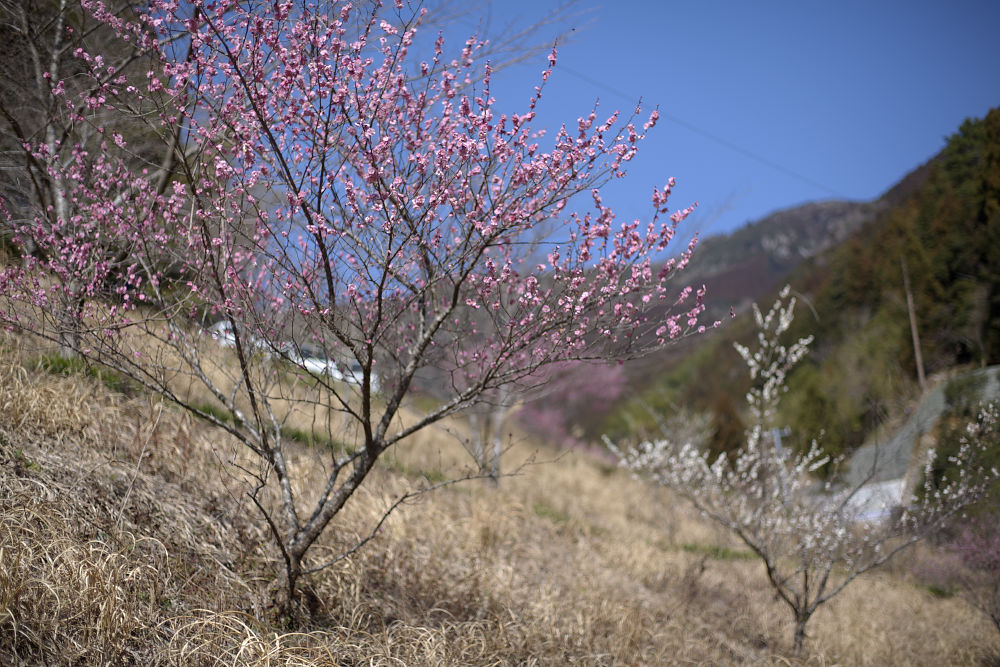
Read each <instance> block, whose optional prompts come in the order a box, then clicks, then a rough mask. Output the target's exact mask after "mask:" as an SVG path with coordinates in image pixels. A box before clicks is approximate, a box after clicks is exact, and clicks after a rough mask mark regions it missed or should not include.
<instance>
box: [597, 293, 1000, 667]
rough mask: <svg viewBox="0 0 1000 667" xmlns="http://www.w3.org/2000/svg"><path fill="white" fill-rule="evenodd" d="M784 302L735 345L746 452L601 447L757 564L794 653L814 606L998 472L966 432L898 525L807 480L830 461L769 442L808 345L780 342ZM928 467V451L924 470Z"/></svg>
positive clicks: (855, 490) (785, 320) (972, 497)
mask: <svg viewBox="0 0 1000 667" xmlns="http://www.w3.org/2000/svg"><path fill="white" fill-rule="evenodd" d="M788 297H789V289H788V288H787V287H786V288H785V289H784V290H783V291H782V292H781V296H780V297H779V299H778V301H777V302H776V303H775V304H774V306H773V307H772V308H771V309H770V311H769V312H768V313H767V314H766V315H762V314H761V312H760V310H759V309H758V308H757V306H756V304H755V305H754V316H755V318H756V321H757V327H758V329H759V333H758V337H757V348H756V349H755V350H750V349H748V348H746V347H743V346H741V345H738V344H737V345H736V349H737V351H738V352H739V353H740V355H741V356H742V357H743V359H744V360H745V361H746V364H747V367H748V369H749V372H750V377H751V379H752V380H753V381H754V386H753V388H752V389H751V390H750V392H749V393H748V394H747V401H748V403H749V408H750V413H751V417H752V419H751V426H750V428H749V429H748V431H747V433H746V444H745V446H744V447H743V448H742V449H741V450H740V451H739V452H737V453H736V454H735V455H734V456H732V457H731V458H729V457H726V456H725V455H722V456H719V457H718V458H717V459H716V460H715V461H711V460H709V454H708V453H707V452H705V451H704V450H703V449H701V448H699V447H698V446H696V445H693V444H691V443H688V442H678V441H676V440H675V439H671V438H670V434H664V435H665V436H666V437H665V438H664V439H662V440H657V441H652V442H643V443H641V444H638V445H636V446H634V447H619V446H617V445H616V444H615V443H612V442H611V441H610V440H608V439H607V438H606V439H605V442H606V443H607V444H608V446H609V447H610V448H611V450H612V451H613V452H615V453H616V454H617V455H618V456H619V457H620V458H621V461H622V465H623V466H624V467H627V468H629V469H630V470H632V471H633V472H635V473H636V474H638V475H640V476H643V477H646V478H648V479H650V480H652V481H654V482H656V483H657V484H660V485H662V486H665V487H667V488H670V489H672V490H673V491H674V492H676V493H677V494H678V495H680V496H681V497H683V498H685V499H686V500H688V501H689V502H690V503H691V504H692V505H694V507H696V508H697V509H698V510H699V511H701V512H702V514H704V515H705V516H707V517H709V518H710V519H712V520H713V521H715V522H716V523H718V524H721V525H722V526H724V527H725V528H727V529H728V530H729V531H730V532H732V534H734V535H735V536H736V537H738V538H739V539H740V540H741V541H742V542H743V543H744V544H746V546H747V547H749V549H750V550H751V551H752V552H753V553H754V554H756V555H757V556H758V557H759V558H760V560H761V561H762V562H763V564H764V567H765V569H766V572H767V578H768V581H769V582H770V584H771V585H772V586H773V587H774V590H775V593H776V594H777V596H778V597H779V598H780V599H781V600H783V601H784V602H785V603H786V604H787V605H788V607H789V608H790V609H791V611H792V613H793V616H794V624H795V630H794V639H793V642H794V651H795V653H799V652H800V651H801V650H802V645H803V642H804V640H805V637H806V625H807V623H808V622H809V619H810V618H811V617H812V615H813V614H814V613H815V612H816V610H817V609H818V608H819V607H820V605H822V604H823V603H825V602H827V601H828V600H830V599H831V598H833V597H834V596H836V595H837V594H838V593H840V592H841V591H842V590H844V588H845V587H846V586H847V585H848V584H850V583H851V582H852V581H854V580H855V579H857V577H858V576H860V575H861V574H863V573H865V572H867V571H869V570H871V569H872V568H875V567H878V566H879V565H882V564H883V563H885V562H887V561H888V560H889V559H891V558H892V557H893V556H895V555H896V554H897V553H899V552H900V551H901V550H902V549H905V548H906V547H908V546H910V545H911V544H913V543H915V542H917V541H918V540H920V539H922V538H924V537H926V536H927V535H929V534H930V533H932V532H933V531H935V530H937V529H938V528H939V527H940V526H941V525H942V524H943V523H944V522H945V521H947V520H948V519H949V518H950V517H952V516H953V515H955V514H956V513H959V512H961V511H962V509H963V508H965V507H967V506H968V505H970V504H971V503H973V502H975V501H976V500H977V499H979V498H980V497H981V496H982V494H983V492H984V490H985V487H986V485H987V484H988V482H989V481H990V480H992V479H995V478H996V476H997V472H996V470H989V471H986V470H983V469H981V468H980V467H978V466H977V465H976V459H977V453H978V452H979V450H980V444H979V441H980V437H978V436H981V435H982V434H981V433H979V432H974V431H970V433H969V437H967V438H965V440H964V441H963V443H962V447H961V450H960V451H959V453H958V454H957V456H956V458H957V459H958V461H959V462H960V463H961V465H958V466H956V467H955V470H957V473H956V475H955V476H954V477H953V478H952V479H946V480H944V481H942V482H940V483H939V484H938V485H937V486H935V485H934V484H933V482H932V481H931V479H932V477H931V475H929V474H925V480H926V481H925V483H924V488H923V491H922V493H920V494H918V495H916V496H914V497H911V498H909V499H907V500H906V502H905V504H904V506H903V507H901V508H899V509H898V518H897V519H895V520H893V521H891V522H871V521H865V520H863V519H862V517H861V516H860V515H859V514H860V508H859V505H860V504H859V503H858V502H856V498H857V496H858V495H859V491H860V489H861V487H862V486H863V484H858V485H857V486H852V487H849V488H844V487H842V486H840V487H838V485H837V483H836V482H835V481H832V480H831V481H826V482H822V481H819V480H817V479H816V478H815V477H814V476H813V475H812V474H811V473H813V472H815V471H816V470H817V469H818V468H820V467H822V466H823V465H825V464H827V463H828V462H829V459H828V458H827V457H825V456H824V455H823V454H822V453H821V450H820V448H819V447H818V445H817V444H816V442H815V441H813V445H812V447H811V448H810V449H809V451H807V452H804V453H802V452H795V451H787V450H785V451H782V450H781V448H780V445H776V443H775V442H774V441H773V439H772V438H771V437H770V436H769V433H770V432H771V429H772V427H773V426H774V423H773V420H774V412H775V408H776V407H777V404H778V400H779V398H780V396H781V394H782V393H783V392H784V391H785V390H786V385H785V377H786V374H787V373H788V371H789V370H790V369H791V368H792V367H793V366H794V365H795V364H796V363H797V362H798V361H800V360H801V359H802V357H803V356H804V355H805V353H806V351H807V348H808V345H809V343H810V342H811V341H812V338H811V337H809V338H805V339H801V340H799V341H797V342H795V343H794V344H793V345H791V346H789V347H786V346H785V345H783V344H782V343H781V342H780V339H781V335H782V334H783V333H784V332H785V331H787V330H788V327H789V325H790V324H791V322H792V317H793V310H794V306H795V299H794V298H791V299H789V298H788ZM932 462H933V452H931V453H929V455H928V459H927V461H926V464H925V472H929V471H930V468H931V465H932ZM874 472H875V471H874V470H873V471H872V473H874Z"/></svg>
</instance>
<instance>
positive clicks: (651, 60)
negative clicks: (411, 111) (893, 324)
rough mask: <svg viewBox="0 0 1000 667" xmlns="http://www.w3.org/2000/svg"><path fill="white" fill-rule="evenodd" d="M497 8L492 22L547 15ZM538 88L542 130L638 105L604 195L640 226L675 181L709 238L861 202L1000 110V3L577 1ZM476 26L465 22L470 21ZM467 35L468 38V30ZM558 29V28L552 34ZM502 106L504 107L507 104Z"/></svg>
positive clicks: (519, 84) (522, 75)
mask: <svg viewBox="0 0 1000 667" xmlns="http://www.w3.org/2000/svg"><path fill="white" fill-rule="evenodd" d="M557 4H558V3H556V2H546V1H545V0H494V2H493V6H492V12H493V18H492V25H494V26H496V25H500V24H501V23H504V24H505V23H507V22H510V21H514V22H517V23H521V24H530V23H533V22H535V21H537V20H538V19H540V18H541V17H542V16H544V15H545V13H546V12H547V11H548V10H550V9H551V8H553V7H555V6H557ZM575 9H576V11H577V16H575V17H574V18H573V19H571V20H569V21H567V22H565V23H563V24H562V25H561V26H560V27H561V28H562V29H564V30H567V31H569V34H570V39H569V41H568V42H567V43H564V44H562V45H561V46H560V49H559V64H558V65H557V67H556V71H555V73H554V74H553V77H552V79H551V80H550V82H549V84H548V85H547V87H546V92H545V96H544V98H543V106H542V108H541V113H540V120H541V121H542V122H543V123H545V124H547V125H551V126H552V127H557V126H558V124H559V122H561V121H567V122H570V123H573V122H575V120H576V118H577V117H578V116H581V115H586V114H587V113H588V112H589V110H590V108H591V106H592V104H593V101H594V100H595V99H596V98H600V101H601V109H602V111H609V112H610V111H611V110H614V109H622V110H623V111H628V110H630V109H631V108H632V106H633V105H634V103H635V101H637V100H638V99H639V98H642V100H643V103H644V106H645V107H646V108H652V106H654V105H659V108H660V111H661V114H662V119H661V122H660V124H659V125H658V126H657V127H656V128H655V130H654V131H653V132H652V133H651V134H650V137H649V138H648V139H647V141H646V142H645V144H644V145H643V147H642V149H641V151H640V154H639V156H638V158H637V159H636V161H635V162H634V163H633V164H632V166H631V167H630V169H629V176H628V179H627V180H626V182H624V183H621V184H617V185H616V186H615V187H614V188H613V189H612V190H610V191H609V193H608V195H607V196H606V197H605V201H606V203H611V204H612V205H613V207H614V208H615V210H616V211H617V212H618V214H619V216H620V217H622V218H628V219H631V218H635V217H645V216H646V214H647V212H648V211H649V193H650V192H651V190H652V188H653V187H654V186H656V185H659V186H662V185H663V184H664V183H665V182H666V180H667V178H668V177H670V176H674V177H676V178H677V183H678V187H677V188H676V190H675V194H674V197H673V199H672V205H673V207H675V208H681V207H683V206H686V205H687V204H689V203H693V202H695V201H697V202H699V209H698V212H697V214H696V216H694V217H693V218H692V219H691V220H690V221H689V223H686V224H687V230H688V231H689V232H693V231H700V232H701V233H702V234H715V233H720V232H725V231H729V230H732V229H734V228H736V227H739V226H741V225H743V224H745V223H747V222H749V221H753V220H757V219H759V218H761V217H763V216H765V215H767V214H768V213H769V212H772V211H775V210H778V209H782V208H787V207H789V206H794V205H797V204H800V203H803V202H807V201H814V200H819V199H828V198H834V197H837V198H847V199H854V200H868V199H872V198H875V197H877V196H878V195H880V194H881V193H882V192H884V191H885V190H886V189H888V188H889V187H891V186H892V185H893V184H894V183H895V182H896V181H897V180H899V179H900V178H901V177H902V176H904V175H905V174H906V173H907V172H909V171H910V170H911V169H913V168H915V167H917V166H918V165H920V164H921V163H923V162H924V161H926V160H927V159H928V158H930V157H931V156H933V155H934V154H935V153H936V152H938V151H939V150H940V149H941V147H942V146H943V145H944V140H945V138H946V137H947V136H948V135H949V134H951V133H953V132H954V131H955V130H956V129H957V128H958V125H959V124H960V123H961V122H962V120H963V119H965V118H967V117H970V116H971V117H982V116H983V115H985V113H986V112H987V110H988V109H989V108H990V107H991V106H996V105H1000V36H998V33H997V29H998V27H1000V2H998V1H997V0H992V1H980V2H971V1H963V0H954V1H949V2H924V1H922V0H918V1H912V2H901V1H895V2H886V1H879V0H867V1H853V0H851V1H846V2H845V1H842V2H813V1H812V0H798V1H787V2H786V1H777V0H775V1H766V0H765V1H758V2H749V1H747V2H743V1H736V0H731V1H727V2H723V1H721V0H702V1H698V0H687V1H686V2H675V1H673V0H669V1H663V2H642V1H638V0H618V1H616V2H606V1H596V0H579V2H578V3H577V5H576V7H575ZM470 25H471V23H470ZM470 30H471V28H470ZM548 32H549V33H550V34H553V35H554V34H555V33H556V32H557V30H556V28H552V29H551V30H549V31H548ZM544 65H545V60H544V57H543V58H539V59H537V60H536V61H534V62H531V63H528V64H525V65H521V66H517V67H513V68H510V69H508V70H505V71H504V72H503V73H502V74H501V76H500V77H499V81H497V82H495V85H494V89H493V90H494V95H495V96H496V97H497V99H498V106H499V107H500V108H501V109H506V108H507V107H508V106H510V110H512V111H514V110H517V109H518V108H519V107H521V106H523V104H522V101H523V100H526V98H527V96H528V94H529V93H530V92H531V91H532V89H533V86H534V85H536V83H537V80H538V78H537V75H538V73H539V72H540V70H541V69H542V67H544ZM511 101H513V102H514V103H513V104H510V102H511Z"/></svg>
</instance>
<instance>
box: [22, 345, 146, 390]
mask: <svg viewBox="0 0 1000 667" xmlns="http://www.w3.org/2000/svg"><path fill="white" fill-rule="evenodd" d="M32 367H33V368H34V369H35V370H39V371H42V372H45V373H51V374H52V375H60V376H63V377H67V376H70V375H88V376H90V377H92V378H94V379H95V380H97V381H98V382H100V383H101V384H103V385H104V386H105V387H107V388H108V389H110V390H111V391H113V392H116V393H119V394H129V393H132V391H133V390H134V389H135V386H134V384H133V383H132V382H130V381H129V380H128V378H126V377H124V376H123V375H121V374H120V373H117V372H115V371H113V370H110V369H107V368H102V367H100V366H95V365H94V364H90V363H87V361H86V360H84V359H81V358H80V357H66V356H63V355H61V354H59V353H58V352H53V353H49V354H44V355H42V356H40V357H38V358H37V359H35V360H34V362H33V363H32Z"/></svg>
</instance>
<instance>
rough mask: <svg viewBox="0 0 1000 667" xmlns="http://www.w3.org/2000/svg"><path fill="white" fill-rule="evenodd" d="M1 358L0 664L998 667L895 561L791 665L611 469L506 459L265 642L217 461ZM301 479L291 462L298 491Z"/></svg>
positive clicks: (246, 528)
mask: <svg viewBox="0 0 1000 667" xmlns="http://www.w3.org/2000/svg"><path fill="white" fill-rule="evenodd" d="M0 344H2V350H0V664H11V665H35V664H46V665H48V664H74V665H119V664H133V665H522V664H523V665H564V664H578V665H671V664H746V663H753V664H776V665H792V664H804V665H975V664H995V663H996V662H997V660H998V659H1000V658H998V656H1000V637H998V636H997V633H996V632H995V630H993V629H992V626H990V624H989V623H988V622H987V621H985V620H983V619H982V618H980V617H979V615H978V612H976V611H974V610H973V609H971V608H969V607H967V606H966V605H965V604H964V603H963V602H961V601H960V600H958V599H955V598H940V597H935V596H934V595H932V594H931V593H930V592H928V591H927V590H926V589H924V588H922V587H921V586H920V585H919V582H917V581H916V580H915V579H914V578H913V577H912V576H911V575H910V574H909V573H908V568H907V561H906V560H905V559H904V560H902V561H900V562H898V563H897V564H896V565H894V566H893V567H892V568H891V569H889V570H885V571H882V572H878V573H875V574H873V575H870V576H866V577H864V578H862V579H861V580H860V581H858V582H857V583H855V584H854V585H853V586H852V587H849V588H848V589H847V590H846V591H845V592H844V593H843V594H842V595H841V596H840V597H839V598H837V599H836V600H834V601H833V602H832V603H830V604H829V605H828V606H827V607H826V608H823V609H821V610H820V611H819V612H818V613H817V615H816V617H815V618H814V620H813V621H812V623H811V625H810V632H809V638H808V639H807V642H806V648H805V654H804V655H802V656H800V657H799V658H794V657H793V656H792V655H791V624H790V616H789V613H788V611H787V610H786V609H785V608H784V607H783V606H781V604H780V603H779V602H778V601H776V600H775V598H774V595H773V593H772V592H771V589H770V588H769V586H768V585H767V582H766V579H765V576H764V572H763V571H762V568H761V566H760V565H759V564H758V563H757V562H756V561H755V560H753V559H752V558H749V554H747V553H746V551H745V550H744V549H742V548H741V547H740V546H739V545H737V544H735V543H733V542H731V541H730V540H729V539H728V538H727V537H726V536H725V535H724V534H722V533H720V532H719V531H718V530H716V529H715V528H714V527H713V526H711V525H710V524H707V523H706V522H704V521H703V520H702V519H700V518H699V517H698V516H696V515H694V514H692V512H691V511H690V510H688V509H687V508H686V507H685V506H684V505H683V504H680V503H678V502H675V501H674V500H673V499H672V498H671V497H670V496H668V495H667V494H666V493H665V492H663V491H661V490H658V489H654V488H651V487H649V486H647V485H645V484H642V483H640V482H637V481H634V480H632V479H630V478H629V477H628V476H627V475H626V474H625V473H623V472H621V471H619V470H617V469H616V468H614V467H613V466H612V465H609V464H608V463H605V462H601V461H598V460H595V459H593V458H590V457H585V456H581V455H577V454H573V453H563V454H560V453H558V452H555V451H550V450H549V449H547V448H546V447H545V445H544V443H533V442H530V441H529V440H527V439H526V438H523V437H514V438H513V440H512V445H511V449H510V451H508V452H507V453H506V454H505V456H506V458H505V459H504V465H505V467H506V468H507V469H508V470H513V469H516V468H518V467H520V471H519V472H518V474H516V475H514V476H511V477H506V478H504V479H502V480H501V482H500V484H499V486H497V487H494V486H492V485H489V484H487V483H483V482H479V481H472V482H465V483H462V484H458V485H455V486H450V487H446V488H443V489H439V490H437V491H434V492H433V493H430V494H426V495H422V496H420V497H419V498H418V499H417V500H416V501H415V502H412V503H410V504H407V505H405V506H403V507H402V508H401V509H400V510H399V511H398V512H396V513H395V514H394V515H393V516H392V517H391V518H390V519H389V520H388V522H387V523H386V524H385V526H384V527H383V530H382V531H381V532H380V533H379V535H378V536H377V537H376V538H375V539H374V540H373V541H372V542H370V543H369V544H368V545H367V546H366V547H365V548H364V549H363V550H361V551H360V552H359V553H357V554H356V555H355V556H353V557H351V558H349V559H347V560H344V561H342V562H340V563H338V564H337V565H335V566H334V567H331V568H329V569H327V570H325V571H323V572H321V573H319V574H317V575H314V576H313V577H312V578H310V579H309V580H308V581H307V582H306V584H305V586H304V588H305V594H304V596H303V599H304V608H303V620H302V622H301V623H300V625H299V626H298V627H296V628H294V629H292V630H290V629H288V628H283V627H277V626H276V625H274V619H275V615H274V613H273V609H272V608H271V606H270V601H271V599H272V595H273V593H274V584H273V577H274V572H275V571H276V570H275V567H274V562H273V561H272V559H273V558H274V557H275V554H274V553H273V551H272V550H271V549H270V546H269V543H268V541H267V534H266V532H265V531H264V529H263V524H262V521H261V520H260V518H259V517H258V516H257V515H256V514H255V510H254V509H253V507H252V505H250V504H249V503H248V501H246V499H245V486H244V484H245V480H244V478H243V477H242V476H241V475H240V474H239V472H238V468H236V467H235V466H234V465H233V463H234V462H239V461H240V460H241V456H242V453H241V452H239V451H238V449H236V446H235V444H234V443H233V442H232V441H231V440H230V438H229V437H228V436H226V435H225V434H223V433H220V432H219V431H218V430H214V429H211V428H208V427H206V426H205V425H203V424H201V423H198V422H194V421H192V419H191V418H190V417H189V416H187V415H185V414H183V413H181V412H180V411H178V410H177V409H175V408H173V407H170V406H168V405H163V404H162V403H160V402H158V401H157V400H156V399H151V398H149V397H146V396H143V395H133V396H124V395H122V394H119V393H116V392H114V391H112V390H110V389H108V388H107V387H106V386H105V384H104V383H102V382H101V381H99V379H95V378H94V377H92V376H91V375H88V374H85V373H70V374H67V375H59V374H53V373H50V372H44V371H40V370H35V369H34V367H33V365H32V364H31V353H30V352H29V351H26V350H24V349H22V348H21V347H19V344H18V342H17V341H16V340H14V339H12V338H6V339H3V340H2V341H0ZM449 428H450V429H452V430H453V431H454V432H449V430H448V429H449ZM459 429H460V424H458V423H453V424H450V425H448V427H446V428H439V429H432V430H427V431H424V432H422V433H421V434H419V435H418V436H417V437H415V438H413V439H412V440H411V441H410V442H408V443H406V444H405V445H404V446H402V447H401V448H400V449H399V450H398V451H396V452H392V453H391V455H390V456H388V457H387V458H386V459H385V461H384V462H383V465H381V467H380V468H379V469H378V470H377V471H376V473H375V474H374V475H373V477H372V478H371V479H370V480H369V481H370V483H368V484H367V485H366V486H365V487H364V488H363V490H362V492H361V493H360V494H359V495H358V496H357V497H355V498H354V499H353V500H352V502H351V504H350V505H349V506H348V508H347V511H346V512H345V513H344V514H343V515H342V516H339V517H338V518H337V520H336V521H335V523H334V525H333V526H332V528H331V529H330V530H329V531H328V532H327V535H326V536H324V541H323V543H322V545H321V546H320V548H319V549H318V550H317V552H316V554H315V556H316V557H317V558H321V557H322V556H323V555H329V554H336V553H339V552H340V551H342V550H343V549H345V548H347V547H349V546H350V545H352V544H353V543H354V541H355V540H356V539H357V538H358V537H359V536H362V535H364V534H366V533H367V531H368V530H370V528H371V526H372V525H373V524H374V523H375V521H377V519H378V517H380V516H381V514H382V512H383V511H384V509H385V508H386V507H387V506H388V505H389V504H390V503H391V502H392V501H393V500H394V499H395V498H397V497H398V496H399V495H400V494H401V493H404V492H406V491H407V490H410V489H412V488H414V487H415V486H419V485H420V484H426V483H427V481H428V480H439V479H442V478H444V477H448V476H459V475H461V474H463V472H464V471H465V465H466V463H465V457H464V456H463V454H464V452H463V450H462V447H461V445H460V443H459V439H460V437H461V436H460V433H459V432H458V431H459ZM317 461H318V458H317V457H316V456H315V455H313V454H312V453H311V452H310V451H309V450H308V448H307V447H305V446H304V445H303V446H301V447H300V448H299V449H298V450H297V452H296V460H295V462H294V465H295V466H296V469H297V471H298V476H299V478H300V480H301V484H302V486H303V488H305V489H308V486H309V480H310V474H311V472H312V471H314V469H315V467H316V462H317ZM522 464H523V467H522ZM320 472H321V471H320ZM925 549H930V547H926V548H925ZM932 556H933V554H932V553H931V554H930V557H932ZM923 557H925V558H926V557H928V553H924V554H923Z"/></svg>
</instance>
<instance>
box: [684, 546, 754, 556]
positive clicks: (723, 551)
mask: <svg viewBox="0 0 1000 667" xmlns="http://www.w3.org/2000/svg"><path fill="white" fill-rule="evenodd" d="M681 550H682V551H686V552H688V553H691V554H698V555H703V556H708V557H709V558H714V559H715V560H753V559H754V558H756V556H755V555H754V554H753V553H752V552H750V551H745V550H743V549H730V548H729V547H720V546H715V545H708V544H682V545H681Z"/></svg>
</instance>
